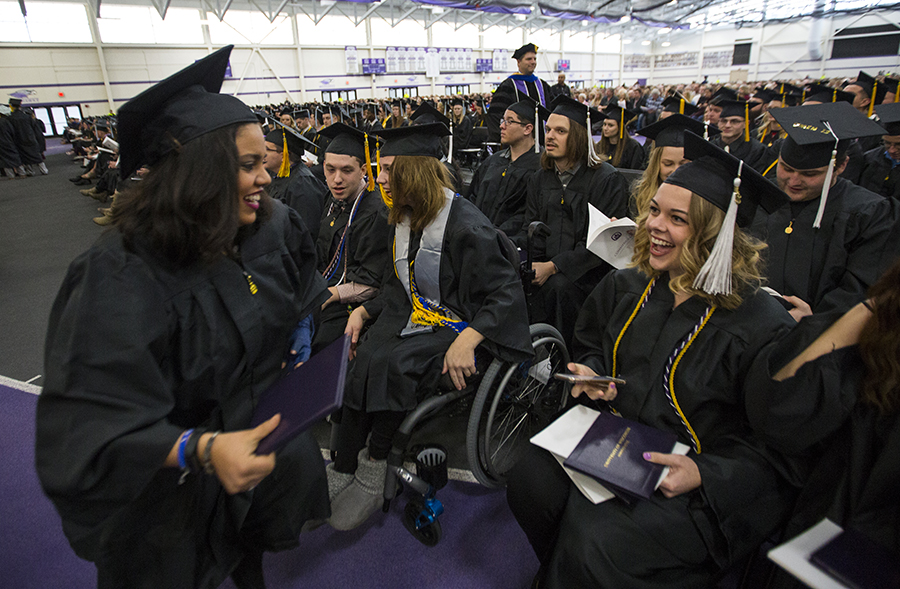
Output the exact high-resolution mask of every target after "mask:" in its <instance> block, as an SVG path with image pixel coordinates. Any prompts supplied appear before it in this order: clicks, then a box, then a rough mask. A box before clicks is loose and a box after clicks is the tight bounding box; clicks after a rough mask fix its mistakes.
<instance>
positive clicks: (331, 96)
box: [322, 90, 356, 102]
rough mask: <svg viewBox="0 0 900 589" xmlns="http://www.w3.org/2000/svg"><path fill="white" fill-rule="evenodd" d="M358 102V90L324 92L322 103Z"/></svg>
mask: <svg viewBox="0 0 900 589" xmlns="http://www.w3.org/2000/svg"><path fill="white" fill-rule="evenodd" d="M342 100H356V90H323V91H322V102H339V101H342Z"/></svg>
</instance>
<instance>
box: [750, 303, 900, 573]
mask: <svg viewBox="0 0 900 589" xmlns="http://www.w3.org/2000/svg"><path fill="white" fill-rule="evenodd" d="M840 316H841V313H840V312H831V313H825V314H822V315H814V316H812V317H806V318H804V319H803V320H802V321H801V322H800V324H799V325H798V326H797V327H796V328H795V329H794V330H792V331H791V332H790V333H789V334H786V336H785V337H784V338H782V339H780V340H779V341H776V342H773V343H771V344H769V345H768V346H766V348H765V349H764V350H763V352H762V353H760V355H759V357H758V358H757V360H756V361H755V362H754V365H753V368H752V369H751V371H750V376H749V377H748V387H747V388H748V391H752V396H750V395H748V397H747V407H748V415H749V416H750V418H751V422H752V423H753V424H754V426H755V425H759V426H760V428H761V429H763V430H764V431H766V432H767V435H765V437H764V438H763V439H764V441H765V442H766V443H768V444H771V445H772V446H774V447H776V448H783V449H785V450H786V451H791V452H800V451H806V452H807V453H808V454H809V455H810V458H809V461H808V462H809V464H810V465H812V466H813V468H812V474H811V475H810V477H809V479H808V481H807V482H806V485H805V486H804V488H803V491H802V492H801V494H800V496H799V498H798V500H797V503H796V508H795V510H794V513H793V514H792V515H791V518H790V521H789V522H788V524H787V527H786V528H785V531H784V534H783V537H784V538H785V539H788V538H792V537H794V536H796V535H798V534H800V533H801V532H803V531H805V530H807V529H809V528H810V527H812V526H814V525H815V524H817V523H819V521H821V520H822V518H824V517H828V518H829V519H831V520H832V521H834V522H835V523H837V524H838V525H840V526H842V527H844V528H847V527H853V528H856V529H857V530H859V531H861V532H863V533H864V534H865V535H867V536H868V537H869V538H871V539H872V540H875V541H876V542H878V543H880V544H882V545H884V546H885V547H887V548H889V549H890V550H892V551H893V552H894V553H896V554H897V555H898V557H900V502H898V501H897V489H898V488H900V418H898V417H900V416H898V415H896V414H895V415H892V416H891V415H888V416H882V415H879V414H878V412H877V411H876V410H875V409H874V408H872V407H871V406H868V405H866V404H864V403H859V402H857V396H858V394H859V390H860V386H861V383H862V380H863V377H864V374H865V366H864V365H863V362H862V359H861V358H860V356H859V350H858V347H857V346H855V345H854V346H847V347H844V348H840V349H838V350H835V351H834V352H832V353H830V354H825V355H823V356H820V357H819V358H816V359H815V360H813V361H811V362H807V363H806V364H804V365H803V366H801V367H800V368H799V369H798V371H797V373H796V374H795V375H794V376H793V377H791V378H788V379H785V380H783V381H781V382H776V381H774V380H772V379H771V376H772V375H774V374H775V373H776V372H777V371H778V370H780V369H781V367H782V366H784V365H785V364H786V363H787V362H788V361H790V360H791V359H792V358H793V357H795V356H796V355H797V354H798V353H799V352H800V351H801V350H803V349H805V348H806V347H807V346H809V344H811V343H812V342H813V341H814V340H815V339H816V338H817V337H818V336H819V335H821V333H822V332H824V331H825V330H826V329H827V328H828V327H829V326H831V325H832V324H833V323H834V322H835V321H836V320H837V319H839V318H840ZM775 586H776V587H799V586H800V584H799V583H798V582H797V581H796V580H795V579H793V577H790V576H789V575H787V574H786V573H780V574H779V576H778V578H777V581H776V583H775Z"/></svg>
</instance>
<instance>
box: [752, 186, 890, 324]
mask: <svg viewBox="0 0 900 589" xmlns="http://www.w3.org/2000/svg"><path fill="white" fill-rule="evenodd" d="M772 173H774V172H772ZM898 205H900V203H898V202H897V201H892V200H891V199H885V198H884V197H882V196H878V195H877V194H873V193H872V192H870V191H868V190H866V189H865V188H862V187H861V186H856V185H855V184H852V183H851V182H849V181H847V180H845V179H843V178H838V179H837V181H836V182H835V184H834V186H832V187H831V189H830V191H829V192H828V201H827V203H826V206H825V214H824V216H823V218H822V223H821V227H820V228H819V229H815V228H813V222H814V221H815V218H816V213H817V211H818V208H819V198H815V199H813V200H808V201H803V202H792V203H789V204H787V205H785V206H783V207H781V208H779V209H778V210H777V211H775V212H774V213H771V214H766V213H765V211H763V210H761V209H760V210H758V211H757V213H756V217H755V218H754V219H753V223H752V224H751V226H750V228H749V229H750V232H751V233H752V234H753V235H754V236H756V237H757V238H758V239H760V240H762V241H763V242H765V243H766V244H768V246H769V247H768V248H766V249H765V250H764V251H763V256H764V257H765V258H766V264H765V272H766V277H767V278H768V285H769V286H770V287H772V288H773V289H774V290H776V291H778V292H779V293H780V294H782V295H790V296H796V297H800V298H801V299H802V300H803V301H805V302H806V303H807V304H809V305H810V307H811V308H812V311H813V313H821V312H823V311H828V310H831V309H838V310H843V311H846V310H848V309H849V308H850V307H852V306H853V305H855V304H857V303H859V302H861V301H862V300H863V299H864V298H865V294H866V291H867V290H868V288H869V287H870V286H871V285H872V284H874V283H875V281H876V280H877V279H878V277H879V276H881V274H882V273H883V272H884V271H885V270H886V269H887V268H888V267H889V266H890V264H891V263H892V262H893V261H894V259H895V258H896V256H897V254H898V252H900V246H898V243H897V242H896V231H897V222H898V218H900V206H898ZM787 228H790V233H786V232H785V229H787Z"/></svg>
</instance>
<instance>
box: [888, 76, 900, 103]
mask: <svg viewBox="0 0 900 589" xmlns="http://www.w3.org/2000/svg"><path fill="white" fill-rule="evenodd" d="M884 87H885V88H887V92H889V93H890V92H892V93H893V94H894V102H900V80H895V79H893V78H885V79H884Z"/></svg>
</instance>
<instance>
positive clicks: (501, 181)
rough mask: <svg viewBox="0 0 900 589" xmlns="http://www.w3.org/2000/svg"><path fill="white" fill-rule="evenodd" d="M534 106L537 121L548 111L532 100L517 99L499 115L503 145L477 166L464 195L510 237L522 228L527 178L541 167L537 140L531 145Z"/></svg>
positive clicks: (533, 127)
mask: <svg viewBox="0 0 900 589" xmlns="http://www.w3.org/2000/svg"><path fill="white" fill-rule="evenodd" d="M535 109H537V110H538V111H540V113H539V115H538V118H537V124H541V123H540V121H543V120H546V118H547V116H548V115H549V114H550V112H549V111H548V110H547V109H545V108H544V107H542V106H540V105H539V104H537V103H536V102H535V101H533V100H530V99H525V100H520V101H519V102H516V103H514V104H512V105H510V107H509V108H508V109H506V112H505V113H503V118H502V119H500V143H502V144H503V146H504V149H502V150H501V151H498V152H497V153H495V154H494V155H492V156H490V157H489V158H487V159H486V160H484V162H482V163H481V165H480V166H478V169H477V170H475V174H474V176H472V182H471V183H469V193H468V194H467V195H466V198H468V199H469V200H470V201H472V203H474V204H475V206H477V207H478V208H479V209H480V210H481V212H482V213H484V216H485V217H487V218H488V219H489V220H490V221H491V223H493V224H494V226H496V227H497V228H499V229H500V230H501V231H503V232H504V233H506V234H507V235H508V236H509V237H510V238H512V237H515V236H516V234H517V233H519V231H521V229H522V220H523V219H524V218H525V190H526V188H527V186H528V180H529V179H530V178H531V177H532V176H533V175H534V174H535V173H537V171H538V170H539V169H540V167H541V152H540V144H539V142H538V143H537V146H538V147H537V148H535V145H536V142H535V141H536V138H535V130H536V128H535V123H536V121H535Z"/></svg>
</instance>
